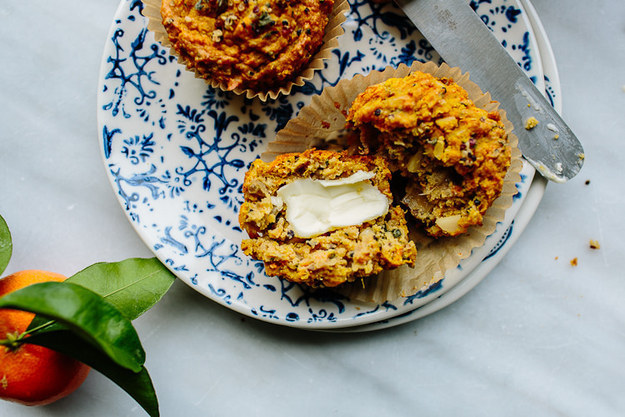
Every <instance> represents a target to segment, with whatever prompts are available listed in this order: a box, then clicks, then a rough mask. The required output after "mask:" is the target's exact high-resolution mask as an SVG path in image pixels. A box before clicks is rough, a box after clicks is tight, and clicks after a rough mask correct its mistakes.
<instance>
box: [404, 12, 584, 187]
mask: <svg viewBox="0 0 625 417" xmlns="http://www.w3.org/2000/svg"><path fill="white" fill-rule="evenodd" d="M395 2H396V3H397V4H398V5H399V7H401V8H402V10H403V11H404V13H405V14H406V16H407V17H408V18H409V19H410V20H411V21H412V22H413V23H414V24H415V25H416V27H417V29H419V31H420V32H421V33H422V34H423V36H425V38H426V39H427V40H428V42H430V44H431V45H432V46H433V47H434V49H435V50H436V51H437V52H438V53H439V54H440V56H441V57H442V58H443V59H444V60H445V62H447V64H449V65H450V66H452V67H459V68H460V69H461V70H462V71H463V72H464V71H468V72H469V78H470V79H471V81H473V82H475V83H476V84H477V85H478V86H480V88H481V89H482V90H483V91H488V92H489V93H490V94H491V97H492V99H493V100H496V101H498V102H499V103H500V106H501V108H502V109H503V110H505V111H506V115H507V117H508V120H510V122H511V123H512V124H513V125H514V133H515V134H516V135H517V137H518V138H519V148H520V149H521V152H522V153H523V156H524V157H525V159H526V160H527V161H528V162H529V163H530V164H532V166H534V168H536V170H537V171H538V172H539V173H540V174H541V175H542V176H544V177H545V178H547V179H548V180H551V181H554V182H558V183H563V182H566V181H567V180H569V179H571V178H573V177H574V176H575V175H577V173H578V172H579V170H580V169H581V167H582V165H583V164H584V149H583V147H582V145H581V143H580V142H579V140H578V139H577V137H576V136H575V134H574V133H573V131H572V130H571V129H570V127H569V126H568V125H567V124H566V122H565V121H564V120H563V119H562V117H560V115H559V114H558V113H557V112H556V111H555V109H554V108H553V107H552V106H551V104H550V103H549V102H548V101H547V100H546V98H545V97H544V96H543V94H542V93H541V92H540V91H538V89H537V88H536V87H535V86H534V83H533V82H532V81H531V80H530V79H529V78H528V77H527V75H525V73H524V72H523V70H522V69H521V68H520V67H519V65H518V64H517V63H516V62H515V61H514V59H512V57H511V56H510V55H509V54H508V52H507V51H506V50H505V49H504V47H503V46H502V45H501V43H500V42H499V40H498V39H497V38H496V37H495V35H494V34H493V33H492V32H491V31H490V30H489V29H488V27H487V26H486V25H485V24H484V23H483V22H482V19H480V17H479V16H478V15H477V14H476V13H475V12H474V11H473V9H472V8H471V6H470V5H469V4H468V2H467V0H395ZM531 118H535V119H536V120H537V121H538V124H537V125H536V126H535V127H533V128H529V127H530V126H529V125H528V126H527V128H526V124H527V123H528V121H529V120H531Z"/></svg>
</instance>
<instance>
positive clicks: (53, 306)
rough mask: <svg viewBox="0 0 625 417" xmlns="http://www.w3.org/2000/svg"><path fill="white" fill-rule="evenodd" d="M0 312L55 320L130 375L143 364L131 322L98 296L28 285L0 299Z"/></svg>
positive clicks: (62, 285)
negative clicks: (12, 311) (10, 310)
mask: <svg viewBox="0 0 625 417" xmlns="http://www.w3.org/2000/svg"><path fill="white" fill-rule="evenodd" d="M0 308H13V309H17V310H24V311H30V312H32V313H35V314H39V315H42V316H44V317H46V318H48V319H52V320H55V321H57V322H58V323H60V324H62V325H64V326H67V327H68V328H69V329H71V330H73V331H74V332H75V333H76V334H78V335H79V336H81V337H82V338H83V339H85V340H87V341H88V342H90V343H91V344H93V345H95V346H97V347H98V348H100V349H101V350H102V351H103V352H104V353H106V354H107V355H108V356H109V357H110V358H111V359H113V360H114V361H115V362H116V363H117V364H119V365H121V366H123V367H125V368H128V369H130V370H132V371H135V372H139V371H140V370H141V367H142V365H143V363H144V362H145V352H144V350H143V347H142V346H141V342H140V341H139V336H138V335H137V332H136V331H135V329H134V327H132V323H131V322H130V320H128V319H127V318H126V317H124V316H123V315H122V314H121V313H120V312H119V310H117V309H116V308H115V307H114V306H113V305H112V304H110V303H109V302H107V301H106V300H104V299H103V298H102V297H101V296H99V295H98V294H96V293H94V292H93V291H91V290H89V289H87V288H84V287H82V286H80V285H77V284H72V283H68V282H43V283H41V284H34V285H30V286H28V287H24V288H22V289H19V290H17V291H14V292H11V293H9V294H6V295H4V296H3V297H0ZM49 330H50V329H48V331H49Z"/></svg>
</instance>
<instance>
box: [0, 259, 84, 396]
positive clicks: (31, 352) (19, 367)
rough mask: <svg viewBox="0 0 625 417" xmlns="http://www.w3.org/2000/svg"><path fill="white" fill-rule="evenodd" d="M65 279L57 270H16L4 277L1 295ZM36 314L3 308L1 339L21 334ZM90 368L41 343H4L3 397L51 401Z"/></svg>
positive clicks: (0, 357)
mask: <svg viewBox="0 0 625 417" xmlns="http://www.w3.org/2000/svg"><path fill="white" fill-rule="evenodd" d="M65 279H66V277H65V276H63V275H60V274H56V273H54V272H47V271H39V270H27V271H21V272H16V273H14V274H12V275H8V276H6V277H4V278H2V279H0V296H2V295H4V294H7V293H10V292H12V291H15V290H18V289H20V288H23V287H26V286H28V285H31V284H37V283H40V282H47V281H63V280H65ZM33 317H34V314H32V313H27V312H24V311H17V310H11V309H0V340H7V339H9V340H10V339H12V338H16V337H18V336H19V335H21V334H22V333H23V332H24V331H25V330H26V329H27V328H28V325H29V324H30V322H31V321H32V319H33ZM26 339H27V338H26ZM89 370H90V368H89V367H88V366H87V365H85V364H83V363H81V362H78V361H77V360H75V359H72V358H70V357H68V356H66V355H63V354H61V353H58V352H55V351H53V350H50V349H47V348H44V347H41V346H37V345H32V344H29V343H22V344H20V345H19V346H17V347H16V348H12V347H7V346H0V398H2V399H5V400H8V401H14V402H18V403H21V404H25V405H45V404H50V403H52V402H54V401H56V400H59V399H61V398H63V397H65V396H67V395H69V394H71V393H72V392H74V391H75V390H76V389H77V388H78V387H79V386H80V385H81V384H82V383H83V381H84V380H85V378H87V374H88V373H89Z"/></svg>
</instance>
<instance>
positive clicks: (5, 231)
mask: <svg viewBox="0 0 625 417" xmlns="http://www.w3.org/2000/svg"><path fill="white" fill-rule="evenodd" d="M12 251H13V241H12V240H11V232H10V231H9V226H8V225H7V222H5V221H4V219H3V218H2V216H0V274H2V273H3V272H4V270H5V269H6V267H7V265H8V264H9V260H10V259H11V252H12Z"/></svg>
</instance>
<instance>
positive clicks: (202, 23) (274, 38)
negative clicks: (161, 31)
mask: <svg viewBox="0 0 625 417" xmlns="http://www.w3.org/2000/svg"><path fill="white" fill-rule="evenodd" d="M334 3H335V1H334V0H322V1H320V0H291V1H286V0H227V1H226V0H163V1H162V4H161V8H160V13H161V17H162V24H163V26H164V28H165V30H166V32H167V36H168V40H169V43H170V44H171V46H172V48H173V50H174V51H175V52H176V53H177V54H178V55H179V56H180V57H181V58H182V61H183V62H186V64H187V66H188V67H189V68H190V69H192V70H193V71H195V73H196V74H197V75H198V76H199V77H202V78H205V79H207V80H210V81H211V82H213V83H215V84H217V85H219V86H220V87H222V88H223V89H224V90H235V91H245V90H251V91H255V92H266V91H270V90H275V89H277V88H280V87H283V86H285V85H287V84H289V83H290V82H292V81H293V80H294V79H295V77H296V76H298V74H300V72H301V71H302V70H303V69H304V68H306V66H307V65H308V64H309V63H310V61H311V58H312V57H313V56H314V55H315V54H316V53H317V51H319V48H320V46H321V45H322V43H323V42H324V35H325V30H326V26H327V25H328V22H329V20H330V18H331V17H332V14H333V7H334Z"/></svg>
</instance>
